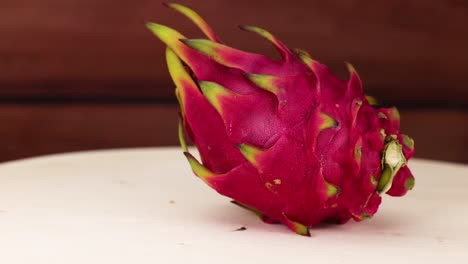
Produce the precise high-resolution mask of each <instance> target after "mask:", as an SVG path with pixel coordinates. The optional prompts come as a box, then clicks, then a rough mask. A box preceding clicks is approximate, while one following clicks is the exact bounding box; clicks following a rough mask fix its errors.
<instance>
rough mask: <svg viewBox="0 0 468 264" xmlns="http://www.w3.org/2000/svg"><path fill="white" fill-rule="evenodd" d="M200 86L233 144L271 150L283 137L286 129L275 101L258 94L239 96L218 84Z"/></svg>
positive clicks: (200, 82)
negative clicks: (250, 145)
mask: <svg viewBox="0 0 468 264" xmlns="http://www.w3.org/2000/svg"><path fill="white" fill-rule="evenodd" d="M198 84H199V86H200V88H201V90H202V91H203V94H204V95H205V96H206V98H207V99H208V101H209V102H210V103H211V105H213V107H214V108H215V109H216V110H217V111H218V113H219V115H220V116H221V117H222V119H223V121H224V124H225V126H226V131H227V134H228V135H229V138H230V140H231V141H232V142H236V143H242V142H248V143H250V144H255V145H258V146H262V147H269V146H271V144H273V143H274V142H275V141H276V140H275V139H277V138H278V137H279V134H280V133H281V131H282V129H281V124H280V120H279V119H278V117H277V115H276V104H275V102H274V101H272V100H265V98H261V97H259V96H258V95H239V94H235V93H233V92H231V91H229V90H228V89H226V88H225V87H223V86H221V85H220V84H217V83H214V82H207V81H199V83H198ZM233 128H235V129H233Z"/></svg>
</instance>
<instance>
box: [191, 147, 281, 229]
mask: <svg viewBox="0 0 468 264" xmlns="http://www.w3.org/2000/svg"><path fill="white" fill-rule="evenodd" d="M184 154H185V156H186V157H187V160H188V162H189V164H190V167H191V168H192V170H193V172H194V173H195V174H196V175H197V176H198V177H199V178H200V179H202V180H203V181H204V182H205V183H206V184H208V186H210V187H211V188H213V189H215V190H216V191H217V192H219V193H220V194H222V195H225V196H228V197H231V198H232V199H234V200H235V201H236V202H237V203H238V204H242V205H243V206H246V207H248V208H250V209H251V210H253V211H254V212H258V211H259V210H258V209H256V208H261V209H262V212H263V215H264V216H265V219H267V218H269V219H271V220H272V222H275V221H279V220H280V219H282V216H281V214H280V213H279V212H280V211H281V210H282V208H283V206H284V205H283V203H282V201H281V200H280V199H279V198H278V197H277V196H276V195H274V194H273V193H271V192H270V191H269V190H268V189H267V188H265V186H264V185H263V182H262V181H261V180H260V177H259V175H258V174H257V173H256V172H255V170H254V169H253V168H252V167H251V166H250V165H248V164H241V165H239V166H237V167H235V168H233V169H232V170H231V171H228V172H226V173H224V174H216V173H213V172H211V171H210V170H208V169H207V168H206V167H204V166H203V165H202V164H201V163H200V162H199V161H198V160H196V159H195V158H194V157H193V156H192V155H191V154H190V153H188V152H185V153H184ZM247 205H248V206H247Z"/></svg>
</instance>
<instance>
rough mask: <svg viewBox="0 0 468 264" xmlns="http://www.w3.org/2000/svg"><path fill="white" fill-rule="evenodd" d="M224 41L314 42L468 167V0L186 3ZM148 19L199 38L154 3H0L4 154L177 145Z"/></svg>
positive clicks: (261, 45) (431, 150) (333, 64)
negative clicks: (256, 30)
mask: <svg viewBox="0 0 468 264" xmlns="http://www.w3.org/2000/svg"><path fill="white" fill-rule="evenodd" d="M178 3H181V4H186V5H188V6H190V7H192V8H193V9H195V10H197V11H198V12H199V13H200V14H201V15H202V16H204V18H205V19H206V20H207V21H208V22H209V23H210V24H211V26H212V27H213V28H214V30H215V31H216V32H217V33H218V35H219V36H220V37H221V38H222V39H223V40H224V41H225V42H226V43H228V44H229V45H233V46H235V47H238V48H240V49H244V50H247V51H254V52H261V53H264V54H267V55H269V56H272V57H275V56H277V55H276V54H275V51H274V49H273V48H272V47H271V46H270V45H269V44H268V43H267V42H266V41H264V40H262V39H261V38H260V37H256V36H254V35H252V34H249V33H246V32H242V31H240V30H238V29H237V25H238V24H251V25H257V26H260V27H264V28H266V29H268V30H269V31H271V32H272V33H274V34H275V35H276V36H277V37H279V38H280V39H281V40H283V42H285V43H286V45H288V46H290V47H299V48H302V49H305V50H308V51H309V52H310V53H311V54H312V56H313V57H314V58H316V59H318V60H320V61H322V62H323V63H325V64H327V65H328V66H329V67H330V68H331V70H332V71H333V72H334V73H336V74H337V75H338V76H340V77H341V78H346V75H347V74H346V68H345V67H344V64H343V62H344V61H349V62H351V63H352V64H353V65H354V66H355V68H356V69H357V71H358V72H359V74H360V75H361V78H362V80H363V82H364V89H365V90H366V92H367V93H368V94H371V95H374V96H376V97H378V98H379V99H381V101H382V102H383V103H384V104H385V105H396V106H397V107H398V108H399V110H400V114H401V122H402V129H401V130H402V131H403V132H404V133H406V134H409V135H410V136H412V137H413V138H414V139H415V142H416V156H417V157H419V158H430V159H439V160H447V161H454V162H463V163H468V154H467V148H468V87H467V86H468V85H467V77H468V66H467V65H468V63H467V62H468V26H467V25H468V2H467V1H464V0H433V1H427V0H404V1H403V0H394V1H373V0H327V1H324V0H297V1H293V0H289V1H279V0H269V1H261V0H257V1H251V0H237V1H227V0H224V1H221V0H203V1H182V0H180V1H178ZM147 21H153V22H158V23H162V24H166V25H169V26H171V27H174V28H177V29H178V30H179V31H181V32H183V33H184V34H185V35H186V36H190V37H201V36H202V35H201V33H200V32H199V31H198V30H197V29H196V28H195V26H193V25H192V24H191V23H190V22H189V21H188V20H187V19H186V18H184V17H183V16H181V15H180V14H178V13H175V12H174V11H172V10H170V9H167V8H165V7H163V6H162V5H161V3H160V1H159V0H133V1H125V0H1V1H0V146H1V147H0V161H7V160H13V159H18V158H23V157H30V156H36V155H43V154H50V153H59V152H67V151H76V150H89V149H102V148H120V147H141V146H167V145H177V144H178V141H177V122H178V117H177V111H178V110H177V109H178V107H177V105H176V99H175V96H174V92H173V90H174V87H173V84H172V82H171V80H170V78H169V74H168V73H167V69H166V65H165V59H164V46H163V45H162V44H161V43H160V42H159V40H158V39H156V38H155V37H154V36H152V34H151V33H150V32H149V31H148V30H147V29H146V28H145V23H146V22H147Z"/></svg>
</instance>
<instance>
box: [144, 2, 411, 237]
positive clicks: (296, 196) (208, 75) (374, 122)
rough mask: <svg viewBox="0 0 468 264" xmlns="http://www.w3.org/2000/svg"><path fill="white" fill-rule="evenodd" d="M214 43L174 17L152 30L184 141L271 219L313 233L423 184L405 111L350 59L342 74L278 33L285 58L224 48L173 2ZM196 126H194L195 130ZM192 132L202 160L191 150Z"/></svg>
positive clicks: (228, 188)
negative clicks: (185, 31)
mask: <svg viewBox="0 0 468 264" xmlns="http://www.w3.org/2000/svg"><path fill="white" fill-rule="evenodd" d="M167 6H168V7H170V8H172V9H175V10H176V11H178V12H180V13H182V14H184V15H185V16H187V17H188V18H189V19H191V20H192V21H193V22H194V23H195V24H196V25H198V26H199V27H200V28H201V30H202V31H203V32H204V33H205V34H206V35H207V37H208V39H188V38H186V37H184V36H183V35H182V34H180V33H178V32H177V31H175V30H173V29H171V28H168V27H166V26H163V25H159V24H153V23H149V24H148V27H149V29H150V30H151V31H152V32H153V33H154V34H155V35H156V36H157V37H158V38H159V39H161V40H162V41H163V42H164V43H165V44H166V45H167V50H166V58H167V63H168V68H169V72H170V74H171V76H172V79H173V80H174V83H175V85H176V95H177V98H178V100H179V104H180V107H181V117H182V118H181V127H180V129H179V137H180V139H181V144H182V147H183V149H184V153H185V156H186V157H187V159H188V161H189V163H190V165H191V167H192V169H193V171H194V173H195V174H196V175H197V176H198V177H200V178H201V179H202V180H203V181H204V182H205V183H206V184H208V185H209V186H211V187H212V188H213V189H215V190H216V191H218V192H219V193H220V194H222V195H225V196H228V197H231V198H232V199H234V200H235V203H236V204H239V205H241V206H243V207H245V208H248V209H250V210H252V211H254V212H255V213H257V214H258V215H260V217H261V219H262V220H264V221H265V222H267V223H275V222H281V223H283V224H285V225H286V226H287V227H289V228H290V229H291V230H293V231H295V232H297V233H299V234H302V235H308V234H309V231H308V228H309V227H312V226H314V225H317V224H319V223H321V222H323V221H329V220H333V221H339V222H342V223H344V222H346V221H348V220H349V219H351V218H353V219H355V220H356V221H361V220H364V219H367V218H369V217H372V216H373V215H374V214H375V213H376V211H377V209H378V206H379V204H380V202H381V196H380V195H381V194H382V193H384V192H385V193H388V194H390V195H392V196H402V195H404V194H405V193H406V192H407V191H408V190H410V189H412V188H413V186H414V177H413V176H412V174H411V172H410V170H409V169H408V167H407V166H406V164H407V160H408V159H409V158H411V157H412V156H413V154H414V142H413V140H412V139H411V138H409V137H408V136H406V135H403V134H400V133H399V114H398V111H397V110H396V108H388V109H387V108H380V107H376V106H374V105H373V104H374V99H373V98H371V97H368V96H366V95H365V94H364V93H363V91H362V84H361V80H360V78H359V76H358V74H357V72H356V71H355V70H354V68H353V67H352V66H351V65H350V64H348V69H349V72H350V77H349V80H348V81H346V82H345V81H342V80H340V79H338V78H336V77H335V76H334V75H332V74H331V73H330V71H329V70H328V69H327V68H326V67H325V66H324V65H322V64H320V63H319V62H318V61H316V60H313V59H312V58H311V57H310V55H309V54H308V53H307V52H305V51H302V50H290V49H289V48H287V47H286V46H285V45H284V44H283V43H282V42H280V41H279V40H278V39H277V38H276V37H274V36H273V35H272V34H270V33H269V32H267V31H265V30H263V29H260V28H258V27H253V26H241V27H240V28H241V29H243V30H246V31H249V32H253V33H256V34H259V35H260V36H262V37H264V38H266V39H267V40H269V41H270V42H271V43H272V44H273V45H274V46H275V47H276V48H277V49H278V51H279V52H280V54H281V59H280V60H271V59H269V58H267V57H266V56H263V55H259V54H253V53H249V52H244V51H240V50H237V49H234V48H231V47H229V46H227V45H225V44H223V43H222V42H221V41H220V40H219V38H218V37H217V36H216V35H214V33H213V30H212V29H211V28H210V27H209V26H208V24H207V23H206V22H205V21H204V20H203V19H202V18H201V17H200V16H199V15H198V14H196V13H195V12H194V11H192V10H191V9H189V8H187V7H184V6H181V5H177V4H168V5H167ZM184 132H185V133H184ZM184 134H185V135H186V136H187V137H188V138H189V139H190V141H191V142H193V143H194V144H195V146H196V147H197V149H198V151H199V153H200V156H201V161H198V160H196V159H195V158H194V157H193V156H192V155H191V154H190V153H189V152H188V149H187V146H186V144H185V137H184Z"/></svg>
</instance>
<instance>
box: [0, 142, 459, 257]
mask: <svg viewBox="0 0 468 264" xmlns="http://www.w3.org/2000/svg"><path fill="white" fill-rule="evenodd" d="M410 167H411V169H412V171H413V172H414V175H415V176H416V187H415V189H414V190H413V191H411V192H410V193H409V194H408V195H407V196H405V197H402V198H392V197H385V199H384V201H383V204H382V205H381V207H380V211H379V213H378V214H377V215H376V216H375V217H374V218H373V219H371V220H368V221H365V222H361V223H355V222H349V223H348V224H346V225H342V226H339V225H330V226H322V227H319V228H316V229H312V230H311V233H312V237H310V238H309V237H301V236H298V235H295V234H293V233H292V232H291V231H289V230H287V229H286V228H285V227H284V226H281V225H267V224H264V223H262V222H261V221H260V220H258V219H257V218H256V216H255V215H253V214H252V213H250V212H248V211H245V210H243V209H241V208H239V207H237V206H235V205H232V204H230V203H229V199H228V198H225V197H222V196H219V195H218V194H217V193H215V192H214V191H212V190H211V189H210V188H208V187H207V186H205V185H204V183H203V182H202V181H200V180H198V179H197V178H196V177H195V176H193V174H192V173H191V171H190V169H189V167H188V164H187V163H186V161H185V158H184V156H183V155H182V153H181V151H180V150H179V149H178V148H159V149H134V150H114V151H98V152H82V153H75V154H65V155H54V156H49V157H42V158H36V159H29V160H24V161H17V162H11V163H6V164H3V165H0V263H8V264H11V263H34V264H37V263H47V264H52V263H61V264H70V263H83V264H84V263H86V264H94V263H96V264H98V263H99V264H104V263H112V264H115V263H132V264H133V263H135V264H142V263H152V264H154V263H204V264H208V263H217V264H219V263H327V264H329V263H360V264H361V263H392V264H394V263H410V262H412V261H414V262H416V261H417V262H418V263H419V262H423V261H424V262H425V263H443V262H450V263H462V262H465V263H466V261H467V260H468V225H467V221H468V191H467V188H468V167H467V166H463V165H456V164H450V163H441V162H434V161H424V160H414V161H412V162H411V163H410ZM241 227H245V228H247V230H244V231H234V230H236V229H238V228H241Z"/></svg>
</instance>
